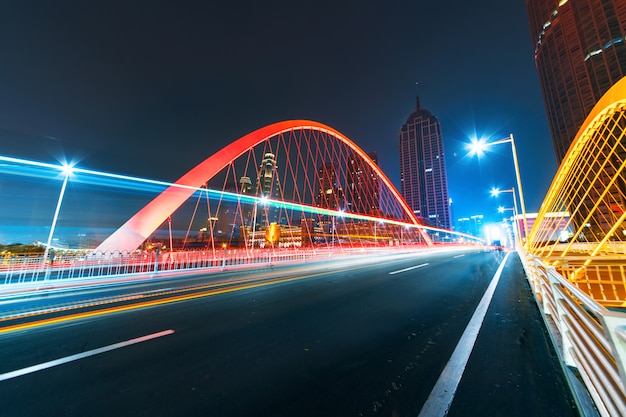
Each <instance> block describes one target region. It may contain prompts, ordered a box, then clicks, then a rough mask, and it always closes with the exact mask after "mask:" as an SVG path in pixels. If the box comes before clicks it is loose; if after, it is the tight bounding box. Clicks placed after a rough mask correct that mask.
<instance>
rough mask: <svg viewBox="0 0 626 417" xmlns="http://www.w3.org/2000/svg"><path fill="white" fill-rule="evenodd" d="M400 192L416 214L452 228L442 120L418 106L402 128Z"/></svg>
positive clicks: (444, 226) (434, 224) (433, 223)
mask: <svg viewBox="0 0 626 417" xmlns="http://www.w3.org/2000/svg"><path fill="white" fill-rule="evenodd" d="M399 150H400V193H401V194H402V196H403V197H404V199H405V200H406V202H407V203H408V204H409V207H411V210H413V213H415V215H416V216H418V217H421V218H423V219H424V221H426V222H427V223H428V224H430V225H433V226H437V227H442V228H445V229H450V228H451V221H450V206H449V200H448V180H447V175H446V164H445V161H444V150H443V137H442V135H441V125H440V123H439V120H438V119H437V118H436V117H435V116H433V115H432V114H431V113H430V112H429V111H428V110H426V109H424V108H423V107H421V106H420V101H419V97H417V106H416V108H415V110H414V111H413V113H411V115H410V116H409V118H408V119H407V121H406V123H405V124H404V125H403V126H402V129H401V130H400V145H399Z"/></svg>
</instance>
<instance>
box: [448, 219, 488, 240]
mask: <svg viewBox="0 0 626 417" xmlns="http://www.w3.org/2000/svg"><path fill="white" fill-rule="evenodd" d="M483 220H484V216H483V215H482V214H476V215H474V216H470V217H462V218H460V219H457V221H456V227H455V230H456V231H458V232H461V233H465V234H468V235H472V236H476V237H482V236H484V233H483Z"/></svg>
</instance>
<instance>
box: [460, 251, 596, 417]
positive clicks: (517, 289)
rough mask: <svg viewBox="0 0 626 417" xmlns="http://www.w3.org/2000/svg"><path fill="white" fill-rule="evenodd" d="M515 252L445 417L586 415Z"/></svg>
mask: <svg viewBox="0 0 626 417" xmlns="http://www.w3.org/2000/svg"><path fill="white" fill-rule="evenodd" d="M582 409H585V407H580V406H579V405H578V404H577V401H576V400H575V399H574V395H573V394H572V390H571V389H570V384H569V382H568V379H567V378H566V376H565V373H564V369H563V367H562V366H561V364H560V361H559V357H558V355H557V353H556V351H555V349H554V347H553V345H552V342H551V338H550V336H549V333H548V331H547V329H546V326H545V323H544V321H543V318H542V316H541V312H540V311H539V308H538V307H537V304H536V302H535V299H534V295H533V293H532V291H531V289H530V285H529V283H528V281H527V280H526V278H525V275H524V270H523V267H522V264H521V261H520V259H519V257H518V255H517V254H516V253H512V254H511V255H510V256H509V257H508V261H507V263H506V265H505V267H504V270H503V271H502V276H501V278H500V281H499V283H498V286H497V287H496V290H495V293H494V296H493V299H492V300H491V304H490V306H489V309H488V310H487V314H486V316H485V318H484V322H483V324H482V327H481V329H480V332H479V334H478V338H477V340H476V344H475V346H474V349H473V351H472V354H471V356H470V358H469V362H468V363H467V367H466V369H465V372H464V374H463V377H462V379H461V381H460V384H459V386H458V389H457V392H456V395H455V397H454V401H453V402H452V405H451V407H450V410H449V412H448V416H450V417H456V416H482V417H489V416H493V417H496V416H507V417H516V416H520V417H527V416H558V417H567V416H572V417H574V416H579V415H584V414H583V413H581V412H580V410H582Z"/></svg>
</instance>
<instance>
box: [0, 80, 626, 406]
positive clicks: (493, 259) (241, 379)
mask: <svg viewBox="0 0 626 417" xmlns="http://www.w3.org/2000/svg"><path fill="white" fill-rule="evenodd" d="M625 109H626V80H623V81H622V82H620V83H618V84H616V85H615V86H614V87H613V88H612V89H611V90H610V91H609V92H608V93H607V95H606V96H605V97H604V98H603V99H602V100H601V101H600V102H599V103H598V105H597V106H596V108H594V110H593V111H592V113H591V114H590V115H589V117H588V119H587V121H586V122H585V124H584V126H583V127H582V128H581V130H580V132H579V133H578V135H577V137H576V140H575V141H574V143H573V145H572V148H571V149H570V151H569V153H568V156H567V158H566V159H565V160H564V162H563V164H562V166H561V167H560V168H559V171H558V172H557V175H556V177H555V179H554V181H553V184H552V186H551V187H550V190H549V192H548V194H547V196H546V199H545V201H544V203H543V205H542V207H541V209H540V211H539V213H538V215H537V217H536V218H535V219H534V221H533V227H532V229H531V230H530V231H529V232H528V234H527V235H524V236H520V235H523V233H519V232H518V233H517V236H518V238H519V241H518V242H517V247H518V250H517V254H515V253H506V254H505V253H502V252H499V251H491V250H490V249H488V248H486V247H485V246H483V242H481V241H480V240H479V239H476V238H474V237H472V236H468V235H464V234H459V233H455V232H453V231H449V230H443V229H438V228H434V227H430V226H428V225H427V224H425V223H424V222H423V221H422V220H421V219H418V218H416V217H415V215H414V214H413V213H412V211H411V210H410V208H409V207H408V206H407V204H406V203H405V202H404V200H403V199H402V198H401V196H400V195H399V193H398V192H397V190H396V189H395V188H394V186H393V185H392V184H391V182H390V181H389V179H388V178H387V177H386V176H385V174H384V173H383V172H382V171H381V170H380V169H379V167H378V166H377V165H376V163H375V162H374V161H373V160H372V158H371V157H370V156H369V155H368V154H366V153H365V152H364V151H363V150H361V149H360V148H359V147H358V146H357V145H356V144H355V143H354V142H352V141H351V140H350V139H348V138H347V137H345V136H344V135H342V134H341V133H340V132H338V131H336V130H335V129H333V128H331V127H329V126H326V125H323V124H321V123H317V122H312V121H306V120H295V121H286V122H281V123H276V124H273V125H270V126H266V127H264V128H262V129H259V130H257V131H255V132H252V133H250V134H248V135H246V136H244V137H242V138H240V139H239V140H237V141H235V142H232V143H231V144H230V145H228V146H227V147H225V148H223V149H221V150H220V151H218V152H217V153H215V154H213V155H211V156H210V157H208V158H207V159H206V160H204V161H203V162H201V163H200V164H199V165H197V166H196V167H194V168H193V169H191V170H190V171H189V172H188V173H186V174H185V175H183V176H182V177H181V178H180V179H179V180H178V181H176V182H175V183H173V184H171V183H165V182H161V181H154V180H146V179H141V178H134V177H128V176H124V175H118V174H111V173H102V172H96V171H92V170H87V169H83V168H80V167H78V166H57V165H53V164H47V163H39V162H32V161H26V160H21V159H17V158H12V157H0V162H1V165H0V174H2V175H3V176H4V177H8V178H10V179H11V184H12V185H9V186H7V187H6V192H7V193H8V195H12V196H15V197H16V198H14V199H11V200H10V201H11V202H10V204H7V205H6V207H5V208H4V210H5V211H4V214H3V216H5V219H3V221H5V222H7V227H6V228H5V231H4V232H3V233H10V232H16V233H17V232H23V231H27V233H26V235H28V236H33V235H36V236H42V233H43V236H44V237H43V238H41V240H42V247H43V250H44V252H43V254H41V253H40V254H38V255H33V256H21V255H17V254H14V253H13V254H12V253H5V254H4V255H3V257H2V264H1V265H0V284H4V285H1V286H0V295H1V296H2V298H1V299H0V309H1V311H3V314H2V317H1V318H0V320H2V321H1V322H0V323H1V324H0V326H1V327H0V343H2V344H3V346H4V352H5V356H6V357H8V358H10V360H7V361H4V364H3V365H2V366H1V367H0V395H2V396H3V398H5V399H6V401H3V406H4V409H5V410H9V413H10V414H11V415H19V414H20V413H22V414H25V413H26V414H28V415H36V414H38V413H44V412H51V411H50V410H52V412H53V413H57V414H64V415H85V413H88V414H92V415H112V414H116V415H126V414H129V413H130V414H141V413H146V412H148V413H150V412H151V413H161V414H163V415H178V414H181V413H182V414H186V415H194V414H206V413H209V414H212V415H272V416H280V415H296V414H297V415H301V416H305V415H311V416H313V415H372V416H373V415H381V414H384V415H419V416H444V415H448V416H454V415H459V416H460V415H483V416H490V415H493V416H497V415H504V414H506V415H510V416H517V415H519V416H526V415H559V416H564V415H578V414H579V413H580V414H582V415H586V416H587V415H589V416H591V415H602V416H619V415H626V395H625V392H626V390H625V389H624V386H625V382H626V373H625V368H626V367H625V366H624V361H625V360H626V349H625V347H626V327H625V326H626V320H625V318H626V315H624V313H623V312H622V310H621V309H622V308H623V307H624V302H625V301H626V277H625V270H624V268H626V265H625V261H624V260H625V259H626V258H624V254H625V246H624V245H626V242H624V241H625V240H626V231H624V227H623V221H624V220H625V219H626V214H625V210H626V200H625V199H626V185H625V184H626V182H625V180H624V167H625V164H626V162H624V161H626V159H625V158H626V149H625V148H624V136H625V131H626V112H625ZM59 184H60V186H59ZM50 185H57V187H56V192H51V191H50V188H51V187H50ZM25 187H29V189H30V190H34V192H31V193H28V194H29V196H33V195H35V196H37V198H38V199H41V198H42V197H47V200H49V201H54V202H55V205H54V208H55V210H54V216H53V220H52V222H51V223H50V221H49V220H50V215H51V213H50V212H51V211H52V210H47V211H45V213H44V214H42V215H41V217H39V218H38V217H37V216H36V215H31V217H30V218H29V219H28V221H25V216H24V213H29V212H33V211H34V207H37V206H38V204H39V202H38V201H36V200H28V198H29V196H26V195H24V193H20V190H23V189H24V188H25ZM17 197H20V198H17ZM7 201H9V200H7ZM9 217H11V218H13V221H12V222H11V221H8V220H7V219H8V218H9ZM42 219H47V223H46V220H43V221H42ZM513 223H515V222H513ZM42 224H43V225H44V226H41V225H42ZM44 241H45V242H44ZM518 256H519V258H518ZM518 259H520V260H521V262H519V261H518ZM524 275H526V277H527V278H528V279H527V280H526V279H522V278H523V276H524ZM183 301H185V302H183ZM535 303H536V304H535ZM535 305H538V306H539V307H540V308H539V310H540V313H541V314H539V313H538V312H537V309H536V307H535ZM120 313H123V314H120ZM544 325H545V327H544ZM544 328H547V329H548V330H549V333H550V340H551V342H549V341H548V339H546V336H545V333H544ZM479 330H480V333H479ZM551 343H554V346H553V347H551ZM24 351H25V352H28V353H27V354H26V355H23V354H21V352H24ZM162 352H167V359H166V358H164V356H163V353H162ZM555 354H556V358H558V359H555V357H554V355H555ZM561 366H562V368H561ZM64 384H67V387H68V390H65V389H62V388H61V387H62V386H64ZM74 391H76V392H80V395H79V397H80V398H77V396H76V395H75V394H73V392H74ZM33 395H34V396H35V397H38V396H39V397H46V398H51V400H50V401H48V402H39V401H29V399H30V398H32V397H33ZM102 395H109V396H110V398H111V401H109V402H108V403H107V404H101V405H100V407H101V408H100V409H99V410H97V411H94V410H93V407H92V404H94V403H95V402H97V401H98V400H99V399H100V402H101V396H102ZM244 398H245V400H243V399H244ZM157 411H158V412H157Z"/></svg>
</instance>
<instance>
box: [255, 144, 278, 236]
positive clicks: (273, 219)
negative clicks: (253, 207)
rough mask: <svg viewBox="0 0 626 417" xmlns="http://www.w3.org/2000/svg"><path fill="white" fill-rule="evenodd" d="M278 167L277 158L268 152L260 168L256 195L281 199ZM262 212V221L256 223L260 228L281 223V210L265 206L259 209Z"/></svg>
mask: <svg viewBox="0 0 626 417" xmlns="http://www.w3.org/2000/svg"><path fill="white" fill-rule="evenodd" d="M277 171H278V166H277V165H276V156H275V155H274V154H273V153H269V152H267V153H266V154H265V155H264V156H263V160H262V161H261V166H260V167H259V175H258V177H257V183H256V195H257V196H259V197H264V198H269V199H280V197H281V189H280V187H281V186H280V181H279V179H278V172H277ZM259 211H260V212H261V220H260V223H259V220H257V221H256V223H258V224H259V225H260V227H267V226H269V225H270V223H280V210H279V208H278V207H277V206H273V205H263V207H262V208H260V209H259Z"/></svg>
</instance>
